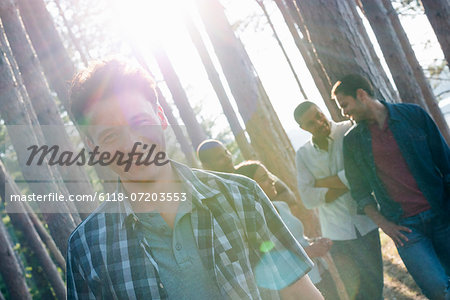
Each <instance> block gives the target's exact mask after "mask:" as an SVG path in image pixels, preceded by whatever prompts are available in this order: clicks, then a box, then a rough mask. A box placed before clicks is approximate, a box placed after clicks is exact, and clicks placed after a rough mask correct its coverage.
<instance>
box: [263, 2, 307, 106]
mask: <svg viewBox="0 0 450 300" xmlns="http://www.w3.org/2000/svg"><path fill="white" fill-rule="evenodd" d="M256 2H257V3H258V5H259V7H261V9H262V11H263V13H264V16H265V17H266V19H267V23H268V24H269V27H270V29H271V30H272V32H273V36H274V37H275V40H276V41H277V44H278V46H279V47H280V49H281V52H283V56H284V58H285V59H286V61H287V63H288V65H289V69H290V70H291V72H292V75H293V76H294V78H295V81H296V82H297V85H298V88H299V90H300V93H301V94H302V96H303V99H305V100H307V99H308V96H307V95H306V92H305V90H304V89H303V86H302V84H301V83H300V79H299V78H298V76H297V73H296V72H295V70H294V66H293V65H292V62H291V60H290V59H289V56H288V54H287V52H286V49H284V46H283V43H282V42H281V39H280V37H279V36H278V33H277V31H276V30H275V26H273V23H272V19H271V18H270V15H269V13H268V12H267V9H266V6H265V5H264V1H263V0H256Z"/></svg>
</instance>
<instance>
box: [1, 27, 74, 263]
mask: <svg viewBox="0 0 450 300" xmlns="http://www.w3.org/2000/svg"><path fill="white" fill-rule="evenodd" d="M0 37H1V38H0V50H1V54H2V55H1V57H0V60H1V63H0V94H1V95H2V97H0V115H1V117H2V118H3V120H4V122H5V124H6V128H7V130H8V134H9V137H10V139H11V142H12V144H13V147H14V150H15V151H16V153H17V157H18V160H19V165H20V167H21V170H22V174H23V176H24V178H25V180H26V181H27V183H29V186H30V189H31V190H33V192H35V193H36V194H39V195H46V194H49V193H51V192H53V193H55V192H57V193H60V194H63V195H64V196H65V197H66V199H68V194H67V191H66V190H65V187H64V186H61V185H58V184H57V183H56V182H54V181H53V180H54V179H55V176H54V175H53V173H52V171H51V169H50V168H49V166H48V162H47V161H44V164H43V165H42V166H40V167H39V168H37V167H30V166H27V165H26V161H27V159H28V154H29V153H28V152H27V150H26V149H27V147H28V146H30V145H38V146H41V145H43V144H44V142H43V141H42V140H39V139H38V137H39V136H40V135H39V134H38V135H35V133H34V131H35V130H40V129H39V128H35V127H34V126H33V125H32V124H33V122H32V121H31V120H30V117H33V115H28V114H27V112H26V111H27V110H26V106H25V104H24V99H22V97H21V94H20V93H19V91H18V90H17V87H16V85H15V80H14V77H13V72H12V70H11V66H10V63H9V61H8V60H7V59H6V55H5V53H7V52H11V50H10V49H9V45H8V44H7V43H6V37H5V34H4V30H3V26H0ZM14 125H20V126H14ZM41 134H42V133H41ZM33 182H34V183H33ZM36 182H37V183H36ZM38 204H39V205H41V207H42V210H43V211H42V214H43V216H44V218H45V220H46V222H47V224H48V225H49V228H50V231H51V233H52V236H53V237H54V239H55V242H56V244H57V245H58V247H59V248H60V250H61V251H62V252H63V253H64V254H65V253H66V250H67V238H68V237H69V235H70V233H71V232H72V231H73V229H75V223H74V221H73V219H72V217H71V215H70V213H69V210H68V208H67V206H66V205H65V204H64V203H61V202H58V201H57V202H54V203H52V210H53V211H54V212H55V213H49V212H48V211H46V210H47V209H48V206H45V205H44V204H45V203H42V202H40V201H38Z"/></svg>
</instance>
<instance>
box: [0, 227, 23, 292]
mask: <svg viewBox="0 0 450 300" xmlns="http://www.w3.org/2000/svg"><path fill="white" fill-rule="evenodd" d="M0 274H1V275H2V278H3V281H4V282H5V284H6V288H7V290H8V293H9V297H10V298H11V299H17V300H22V299H23V300H25V299H30V300H31V295H30V292H29V291H28V287H27V283H26V282H25V274H23V271H22V269H21V268H20V265H19V262H18V261H17V258H16V255H15V254H14V250H13V248H12V246H11V243H10V241H9V238H8V232H7V231H6V228H5V225H4V224H3V222H2V221H0Z"/></svg>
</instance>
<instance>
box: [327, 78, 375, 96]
mask: <svg viewBox="0 0 450 300" xmlns="http://www.w3.org/2000/svg"><path fill="white" fill-rule="evenodd" d="M358 89H362V90H364V91H366V93H367V94H368V95H369V96H370V97H372V98H373V97H374V96H375V91H374V89H373V86H372V84H371V83H370V81H369V80H367V79H366V78H365V77H363V76H361V75H358V74H350V75H346V76H344V77H342V79H341V80H339V81H337V82H336V83H335V84H334V86H333V89H332V90H331V98H335V97H336V94H342V95H344V96H351V97H353V98H356V90H358Z"/></svg>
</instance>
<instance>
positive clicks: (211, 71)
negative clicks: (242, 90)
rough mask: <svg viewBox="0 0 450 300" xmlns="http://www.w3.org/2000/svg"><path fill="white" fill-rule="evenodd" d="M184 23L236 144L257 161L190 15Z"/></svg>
mask: <svg viewBox="0 0 450 300" xmlns="http://www.w3.org/2000/svg"><path fill="white" fill-rule="evenodd" d="M184 23H185V25H186V29H187V30H188V32H189V35H190V37H191V40H192V42H193V44H194V46H195V48H196V49H197V52H198V55H199V56H200V59H201V61H202V63H203V66H204V67H205V70H206V73H207V74H208V78H209V81H210V82H211V84H212V86H213V88H214V91H215V92H216V95H217V98H218V99H219V101H220V104H221V106H222V110H223V112H224V114H225V116H226V118H227V120H228V123H229V124H230V128H231V131H232V132H233V135H234V137H235V139H236V142H237V144H238V146H239V149H240V150H241V152H242V156H243V157H244V158H245V159H247V160H249V159H256V153H255V151H254V150H253V148H252V146H251V145H250V143H249V142H248V140H247V138H246V136H245V131H244V129H243V128H242V127H241V124H240V123H239V120H238V118H237V116H236V113H235V112H234V109H233V106H232V105H231V102H230V99H229V98H228V96H227V93H226V91H225V88H224V87H223V84H222V81H221V80H220V76H219V73H217V71H216V68H215V67H214V63H213V62H212V59H211V56H210V55H209V53H208V50H207V49H206V46H205V44H204V43H203V40H202V37H201V34H200V32H199V31H198V29H197V28H196V27H195V24H194V22H192V20H191V18H190V17H189V16H188V15H185V16H184Z"/></svg>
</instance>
